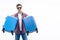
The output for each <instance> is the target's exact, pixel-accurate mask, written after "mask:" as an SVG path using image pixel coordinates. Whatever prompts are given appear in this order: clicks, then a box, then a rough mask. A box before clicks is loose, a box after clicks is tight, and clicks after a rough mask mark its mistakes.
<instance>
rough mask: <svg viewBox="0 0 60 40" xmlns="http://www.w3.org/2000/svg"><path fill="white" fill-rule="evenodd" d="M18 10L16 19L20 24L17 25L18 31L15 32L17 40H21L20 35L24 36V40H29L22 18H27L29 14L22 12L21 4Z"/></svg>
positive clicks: (17, 6)
mask: <svg viewBox="0 0 60 40" xmlns="http://www.w3.org/2000/svg"><path fill="white" fill-rule="evenodd" d="M16 8H17V10H18V12H17V13H16V14H14V17H16V18H18V23H17V26H16V30H15V40H19V39H20V35H21V36H22V38H23V40H27V36H26V31H25V28H24V24H23V21H22V18H24V17H26V16H27V14H25V13H23V12H22V5H21V4H17V5H16Z"/></svg>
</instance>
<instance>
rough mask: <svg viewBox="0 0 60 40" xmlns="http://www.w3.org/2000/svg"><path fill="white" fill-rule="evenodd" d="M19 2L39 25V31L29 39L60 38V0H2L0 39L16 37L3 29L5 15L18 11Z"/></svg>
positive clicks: (0, 8)
mask: <svg viewBox="0 0 60 40" xmlns="http://www.w3.org/2000/svg"><path fill="white" fill-rule="evenodd" d="M18 3H21V4H22V5H23V9H22V11H23V12H25V13H27V14H28V15H32V16H34V18H35V21H36V24H37V27H38V31H39V33H35V32H34V33H31V34H30V35H29V36H27V37H28V40H60V0H20V1H19V0H0V40H14V38H15V35H13V36H12V35H11V34H10V33H8V32H5V33H3V32H2V31H1V30H2V27H3V24H4V21H5V17H6V16H7V15H12V14H14V13H16V12H17V9H16V4H18ZM21 40H22V37H21Z"/></svg>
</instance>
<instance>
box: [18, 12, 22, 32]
mask: <svg viewBox="0 0 60 40" xmlns="http://www.w3.org/2000/svg"><path fill="white" fill-rule="evenodd" d="M18 18H19V26H20V31H22V14H20V13H18Z"/></svg>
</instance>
